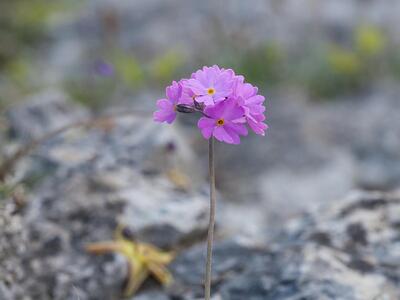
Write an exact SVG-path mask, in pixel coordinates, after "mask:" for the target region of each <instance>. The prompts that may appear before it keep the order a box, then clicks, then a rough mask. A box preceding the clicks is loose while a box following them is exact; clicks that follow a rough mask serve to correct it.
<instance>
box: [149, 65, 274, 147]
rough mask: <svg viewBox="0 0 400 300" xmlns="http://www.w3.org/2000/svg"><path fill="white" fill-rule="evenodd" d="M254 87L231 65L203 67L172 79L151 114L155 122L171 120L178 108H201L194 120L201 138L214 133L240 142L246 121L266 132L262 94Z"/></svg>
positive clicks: (260, 132) (256, 128)
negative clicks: (228, 66) (235, 71)
mask: <svg viewBox="0 0 400 300" xmlns="http://www.w3.org/2000/svg"><path fill="white" fill-rule="evenodd" d="M257 93H258V89H257V87H255V86H253V85H251V84H250V83H246V82H245V81H244V77H243V76H241V75H235V73H234V71H233V70H231V69H223V68H219V67H218V66H212V67H203V69H201V70H198V71H197V72H195V73H193V74H192V76H191V78H190V79H182V80H180V81H179V82H176V81H174V82H173V83H172V85H170V86H169V87H167V89H166V98H165V99H160V100H158V101H157V107H158V110H157V111H156V112H155V113H154V114H153V118H154V120H155V121H156V122H167V123H169V124H171V123H172V122H173V121H174V120H175V118H176V115H177V112H183V113H192V112H200V113H201V115H202V117H201V118H200V120H199V121H198V123H197V126H198V127H199V129H200V131H201V133H202V135H203V137H204V138H206V139H209V138H211V137H212V136H214V137H215V138H216V139H217V140H219V141H221V142H225V143H228V144H239V143H240V136H241V135H243V136H245V135H247V133H248V131H247V127H246V124H247V125H248V126H249V127H250V128H251V129H252V130H253V131H254V132H255V133H256V134H259V135H265V130H266V129H267V128H268V126H267V125H266V124H265V123H264V120H265V116H264V111H265V106H264V101H265V98H264V97H263V96H261V95H258V94H257Z"/></svg>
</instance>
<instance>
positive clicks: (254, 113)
mask: <svg viewBox="0 0 400 300" xmlns="http://www.w3.org/2000/svg"><path fill="white" fill-rule="evenodd" d="M257 92H258V89H257V88H256V87H254V86H252V85H251V84H249V83H244V82H240V81H237V82H236V84H235V89H234V93H233V95H234V97H235V98H236V99H237V101H238V103H239V105H240V106H241V107H242V108H243V109H244V115H245V116H246V120H247V123H248V124H249V126H250V128H251V129H252V130H253V131H254V132H255V133H256V134H259V135H265V130H266V129H267V128H268V126H267V125H266V124H265V123H264V122H263V121H264V120H265V116H264V111H265V106H264V104H263V103H264V101H265V98H264V96H261V95H257Z"/></svg>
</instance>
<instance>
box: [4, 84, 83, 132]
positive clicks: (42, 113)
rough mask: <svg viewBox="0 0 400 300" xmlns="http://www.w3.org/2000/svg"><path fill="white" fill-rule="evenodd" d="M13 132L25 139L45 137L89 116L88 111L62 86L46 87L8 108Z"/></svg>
mask: <svg viewBox="0 0 400 300" xmlns="http://www.w3.org/2000/svg"><path fill="white" fill-rule="evenodd" d="M7 117H8V121H9V127H10V130H11V133H12V135H14V136H15V137H18V138H23V139H32V138H38V137H42V136H43V135H44V134H46V133H49V132H51V131H53V130H57V129H59V128H61V127H63V126H65V125H69V124H72V123H74V122H77V121H81V120H85V119H87V118H88V117H89V113H88V111H86V110H85V109H84V108H83V107H81V106H80V105H78V104H75V103H73V102H72V100H71V99H69V97H68V96H67V95H66V94H65V93H63V92H62V91H60V90H55V89H50V90H45V91H42V92H40V93H38V94H36V95H34V96H30V97H29V99H26V100H24V101H22V102H21V103H20V104H18V105H16V106H14V107H12V109H10V110H9V111H8V112H7Z"/></svg>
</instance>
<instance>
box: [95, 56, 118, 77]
mask: <svg viewBox="0 0 400 300" xmlns="http://www.w3.org/2000/svg"><path fill="white" fill-rule="evenodd" d="M94 71H95V73H96V74H97V75H99V76H102V77H111V76H113V75H114V66H113V65H112V64H110V63H108V62H106V61H104V60H97V61H96V62H95V64H94Z"/></svg>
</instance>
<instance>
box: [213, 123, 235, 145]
mask: <svg viewBox="0 0 400 300" xmlns="http://www.w3.org/2000/svg"><path fill="white" fill-rule="evenodd" d="M214 136H215V138H216V139H217V140H218V141H220V142H225V143H228V144H233V143H234V140H233V138H232V137H231V136H230V135H229V134H228V132H226V130H225V128H224V126H217V127H215V129H214Z"/></svg>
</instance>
